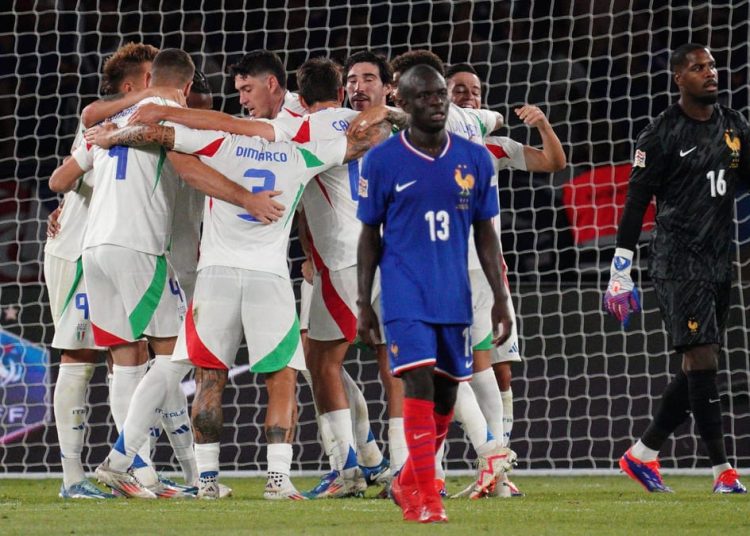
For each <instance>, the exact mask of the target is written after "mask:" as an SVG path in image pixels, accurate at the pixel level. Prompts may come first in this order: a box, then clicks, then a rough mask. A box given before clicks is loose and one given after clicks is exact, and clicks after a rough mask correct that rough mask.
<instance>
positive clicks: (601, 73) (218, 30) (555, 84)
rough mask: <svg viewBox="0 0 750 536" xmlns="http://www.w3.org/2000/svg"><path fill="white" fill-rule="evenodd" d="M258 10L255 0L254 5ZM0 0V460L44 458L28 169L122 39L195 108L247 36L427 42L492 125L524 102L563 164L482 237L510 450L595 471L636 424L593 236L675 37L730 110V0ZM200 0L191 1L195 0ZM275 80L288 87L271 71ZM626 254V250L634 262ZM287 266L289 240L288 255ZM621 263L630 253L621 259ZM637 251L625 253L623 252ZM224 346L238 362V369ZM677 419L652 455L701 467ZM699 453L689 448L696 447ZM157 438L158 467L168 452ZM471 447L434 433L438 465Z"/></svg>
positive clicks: (645, 380) (606, 234)
mask: <svg viewBox="0 0 750 536" xmlns="http://www.w3.org/2000/svg"><path fill="white" fill-rule="evenodd" d="M261 4H262V5H261ZM207 5H208V4H206V3H204V2H198V1H189V0H181V1H178V2H162V1H158V0H144V1H142V2H122V1H119V2H118V1H114V0H111V1H107V0H100V1H96V0H92V1H83V0H81V1H77V2H76V1H66V0H60V1H57V2H52V1H43V0H39V1H31V0H29V1H22V0H17V1H15V2H14V3H13V7H12V8H11V9H9V10H7V11H5V13H3V14H2V15H0V20H1V21H2V25H1V26H0V27H1V28H2V30H0V52H1V53H2V56H1V57H0V62H1V64H2V69H1V70H0V89H1V91H0V124H2V127H3V128H2V129H0V140H1V141H2V143H1V144H0V191H2V197H0V285H1V286H0V305H1V306H2V309H1V310H0V327H1V328H2V330H3V334H2V336H3V339H2V343H3V346H2V348H3V350H2V354H0V355H1V357H2V366H1V367H0V467H1V468H2V469H0V472H12V473H22V472H49V471H52V472H55V471H59V470H60V465H59V449H58V446H57V436H56V433H55V429H54V423H52V422H51V421H52V412H51V405H50V404H51V400H50V398H51V397H50V395H49V394H47V391H48V389H49V391H50V392H51V386H52V385H53V382H54V379H55V378H56V376H57V371H58V368H59V366H58V364H59V355H57V352H55V351H51V352H50V355H49V359H50V362H49V367H48V373H47V374H46V375H45V374H44V372H45V371H44V367H43V366H42V364H43V363H44V361H45V359H46V354H45V352H44V349H45V348H48V347H47V346H46V345H48V344H49V343H50V341H51V339H52V325H51V318H50V315H49V312H48V304H47V297H46V291H45V290H44V286H43V279H42V270H41V266H42V264H41V262H42V246H43V243H44V239H45V237H44V235H45V220H46V217H47V214H48V213H49V212H50V210H52V209H54V208H55V206H56V205H57V199H56V197H55V196H54V195H53V194H51V192H50V191H49V190H48V188H47V185H46V179H47V177H48V176H49V175H50V173H51V171H52V170H53V169H54V167H55V166H56V165H57V164H58V162H59V160H60V158H61V157H63V156H64V155H66V154H67V153H68V151H69V149H70V145H71V143H72V140H73V134H74V129H75V128H76V125H77V120H78V114H79V112H80V110H81V109H82V107H83V106H84V105H86V104H87V103H89V102H90V101H91V100H92V99H94V98H96V97H97V96H98V83H99V73H100V71H101V67H102V64H103V61H104V59H105V58H106V57H107V56H108V55H109V54H111V53H112V52H113V51H114V50H115V49H116V48H117V47H118V46H120V45H122V44H124V43H126V42H128V41H142V42H146V43H150V44H153V45H155V46H158V47H179V48H183V49H185V50H186V51H188V52H189V53H190V54H191V55H192V57H193V59H194V60H195V62H196V65H197V66H198V68H200V69H201V70H203V71H204V72H205V73H206V74H207V75H208V79H209V81H210V83H211V86H212V88H213V90H214V95H215V100H214V103H215V105H216V106H215V107H216V108H218V109H221V110H223V111H226V112H229V113H238V112H239V110H240V108H239V104H238V102H237V98H236V95H235V94H234V90H233V88H232V85H231V82H230V80H228V77H227V76H226V75H225V74H224V68H225V66H226V65H227V64H229V63H232V62H233V61H234V60H236V59H238V58H239V57H240V56H241V55H242V54H243V53H244V52H247V51H250V50H253V49H256V48H268V49H271V50H274V51H276V52H278V53H279V54H280V56H281V57H282V60H284V61H285V62H286V65H287V69H288V71H289V73H290V74H291V73H293V72H294V70H295V69H296V67H297V66H298V65H299V64H300V63H302V62H303V61H304V60H306V59H307V58H308V57H311V56H316V55H329V56H332V57H334V58H336V59H339V60H343V59H345V58H346V57H347V56H348V55H349V54H350V53H352V52H355V51H358V50H361V49H364V48H373V49H377V50H379V51H381V52H383V53H385V54H386V55H387V56H389V57H393V56H395V55H396V54H399V53H402V52H404V51H406V50H408V49H416V48H429V49H431V50H433V51H434V52H436V53H437V54H438V55H440V56H441V57H442V58H443V59H444V60H445V61H446V62H447V63H458V62H469V63H472V64H473V65H474V66H475V67H476V68H477V70H478V71H479V73H480V78H481V79H482V80H483V81H484V83H485V94H484V97H485V100H486V103H487V105H488V107H490V108H493V109H497V110H499V111H502V112H503V113H504V115H505V117H506V118H508V123H509V129H508V131H507V134H508V135H510V136H511V137H512V138H514V139H516V140H518V141H520V142H523V143H530V144H538V143H539V138H538V136H537V134H536V133H535V132H532V131H530V130H529V129H527V128H526V127H524V126H523V125H521V124H520V122H519V121H517V120H514V115H513V113H512V109H513V107H514V106H516V105H518V104H522V103H531V104H536V105H539V106H541V107H542V108H543V109H544V110H545V111H546V112H547V114H548V116H549V117H550V120H551V122H552V124H553V126H554V128H555V131H556V132H557V133H558V135H559V136H560V138H561V139H562V141H563V144H564V147H565V149H566V152H567V156H568V160H569V165H568V167H567V168H566V169H565V170H564V171H563V172H560V173H557V174H555V175H551V176H550V175H532V174H527V173H520V172H513V173H507V172H504V173H503V175H502V176H501V185H502V186H501V205H502V207H503V228H504V231H503V236H502V239H503V245H504V249H505V251H506V256H507V262H508V265H509V268H510V278H511V285H512V288H513V292H514V299H515V300H516V304H517V306H516V310H517V312H518V316H519V323H520V328H521V329H520V333H521V347H522V354H523V356H524V362H523V364H520V365H518V366H516V367H515V368H514V376H515V377H514V380H513V390H514V392H515V396H516V404H515V410H514V413H515V416H516V424H515V428H514V431H513V440H512V446H513V448H514V449H515V450H517V451H518V452H519V458H520V460H521V467H524V468H533V469H610V468H612V467H614V460H616V459H617V457H619V455H620V454H621V453H622V452H623V451H624V450H625V449H626V448H627V446H628V445H629V443H630V442H631V441H632V440H633V438H635V437H638V436H639V435H640V434H641V433H642V432H643V431H644V429H645V426H646V423H647V422H648V418H649V415H650V414H651V412H652V411H653V409H654V404H655V401H656V400H657V398H658V396H659V394H660V392H661V390H662V389H663V388H664V386H665V385H666V384H667V382H668V378H669V372H670V371H674V370H675V368H676V366H677V360H676V359H675V358H668V357H667V348H668V346H667V340H666V336H665V335H664V332H663V330H662V325H661V321H660V318H659V314H658V311H657V309H656V302H655V299H654V297H653V295H652V293H651V291H650V284H649V282H648V281H647V274H646V273H644V272H643V271H638V274H637V277H638V278H639V279H640V280H641V281H640V282H641V283H642V287H644V288H645V292H644V300H643V301H644V309H645V312H644V314H642V315H639V316H638V317H637V318H635V320H634V321H633V322H632V324H631V327H630V329H629V330H628V331H627V332H623V331H621V330H620V328H619V326H618V325H617V324H616V322H615V321H614V320H612V319H609V318H605V316H604V315H603V314H602V313H601V312H600V309H601V308H600V301H601V295H602V291H603V288H604V286H605V284H606V279H607V277H608V274H607V268H608V264H609V260H610V258H611V254H612V244H613V234H614V231H615V227H616V223H617V221H618V219H619V212H618V210H619V209H620V207H621V206H622V202H623V199H624V191H625V190H624V189H625V182H626V180H627V173H628V169H629V160H630V155H631V152H632V144H633V140H634V139H635V137H636V135H637V133H638V132H639V131H640V130H641V129H642V128H643V127H645V126H646V124H647V123H648V121H649V120H650V118H652V117H654V116H656V115H657V114H658V113H659V112H661V111H662V110H663V109H664V108H666V106H667V105H668V104H669V103H670V102H671V101H672V100H673V99H674V91H673V90H674V88H671V87H670V75H669V72H668V68H667V63H668V56H669V53H670V51H671V50H672V49H674V48H675V47H676V46H678V45H680V44H682V43H684V42H687V41H695V42H700V43H706V44H707V45H709V46H710V47H711V49H712V52H713V54H714V56H715V57H716V60H717V63H718V66H719V70H720V81H721V86H722V87H723V88H724V89H723V90H722V93H721V100H722V102H724V103H725V104H728V105H730V106H731V107H733V108H735V109H738V110H741V111H743V112H744V113H745V114H747V112H748V87H749V84H748V82H749V81H748V63H749V60H750V56H749V52H748V50H749V49H748V30H749V29H750V28H749V24H748V20H750V13H749V10H748V2H747V1H734V2H729V1H726V2H702V3H701V2H664V1H657V0H642V1H637V2H607V3H604V2H580V1H572V0H567V1H557V2H482V1H476V2H473V1H472V2H429V1H422V0H411V1H409V2H372V3H370V2H367V3H365V2H351V3H348V2H340V1H334V2H322V1H313V2H301V1H281V0H277V1H273V0H267V1H265V2H262V3H261V2H251V1H241V0H225V1H224V2H221V3H216V5H217V7H206V6H207ZM211 5H213V4H211ZM290 85H291V87H292V88H294V80H293V78H292V80H291V82H290ZM738 221H739V227H738V235H737V236H738V243H739V244H741V245H746V244H747V243H748V237H750V201H749V200H748V197H747V196H746V195H744V194H743V196H741V197H740V199H739V201H738ZM739 251H740V253H739V254H738V257H737V258H738V265H739V268H741V270H739V272H740V277H739V284H737V285H736V286H735V287H734V291H733V301H732V308H731V314H730V321H729V326H730V328H729V330H728V332H727V339H726V352H725V355H724V358H723V359H722V372H721V373H720V376H719V379H720V390H721V393H722V404H723V408H724V411H725V417H726V420H725V429H726V431H727V432H728V433H729V434H730V436H729V439H728V441H727V447H728V453H729V455H730V459H732V460H733V461H736V462H737V464H738V465H739V466H745V467H747V466H750V448H749V447H748V445H750V441H748V438H749V437H750V409H749V408H748V400H749V399H750V393H749V391H748V370H750V362H749V360H748V356H747V351H746V349H747V348H748V335H747V333H748V321H747V317H746V314H745V310H746V307H747V305H748V300H750V288H748V283H747V282H748V280H749V279H748V278H747V277H745V275H749V274H750V272H749V270H750V268H749V267H748V265H747V263H746V262H745V263H744V264H741V263H739V259H744V258H745V256H744V255H742V252H743V250H742V249H740V250H739ZM645 255H646V250H645V248H641V250H640V253H639V257H640V258H641V259H642V258H643V257H645ZM291 257H292V268H293V272H292V274H293V276H294V277H295V278H297V280H298V278H299V266H298V265H299V260H300V259H299V257H300V254H299V249H298V248H297V247H296V246H295V247H293V249H292V253H291ZM639 264H640V265H641V266H643V263H642V262H641V263H639ZM637 265H638V264H637ZM246 359H247V358H246V356H244V357H240V359H239V361H238V362H239V364H240V365H242V364H243V363H246ZM347 368H348V370H349V371H350V373H351V374H352V376H353V377H354V378H355V379H357V381H358V382H359V383H360V385H361V386H362V387H363V389H364V391H365V395H366V397H367V399H368V401H369V407H370V415H371V419H372V423H373V431H374V433H375V436H376V437H377V438H379V439H382V440H384V439H385V438H386V433H385V432H386V429H385V424H386V422H387V414H386V412H385V408H384V404H383V396H382V389H381V388H380V384H379V381H378V379H377V371H376V365H375V361H374V359H373V357H372V356H371V355H360V354H358V353H357V352H355V351H352V353H351V356H350V359H349V360H348V361H347ZM265 397H266V393H265V389H264V387H262V381H259V378H257V377H255V376H253V375H251V374H249V373H247V372H243V373H241V374H238V375H236V376H234V377H233V379H232V381H231V384H230V385H229V386H228V388H227V392H226V394H225V398H224V400H225V429H224V435H223V436H222V443H223V445H224V448H223V452H222V468H223V469H225V470H227V469H231V470H260V469H262V468H263V464H264V449H262V448H261V445H262V444H263V440H262V431H261V427H260V424H261V422H262V414H263V413H264V409H263V408H264V405H265ZM299 399H300V427H299V433H298V441H297V442H296V444H295V466H294V468H295V469H304V470H320V469H321V468H323V467H324V466H325V461H324V460H323V459H322V456H321V449H320V447H319V445H318V442H317V429H316V426H315V423H314V412H313V409H312V405H311V396H310V391H309V388H308V387H307V386H306V385H302V386H301V387H300V388H299ZM90 401H91V413H90V415H89V419H88V427H89V436H88V437H89V442H88V448H87V450H86V451H85V452H84V461H85V463H86V464H88V466H89V467H92V466H94V465H96V464H97V463H99V462H100V461H101V460H102V458H103V456H104V454H105V452H106V450H107V448H108V444H109V443H110V442H111V441H112V440H113V439H114V426H113V424H112V421H111V418H110V417H109V411H108V407H107V388H106V382H105V371H104V367H103V366H102V367H98V369H97V373H96V375H95V377H94V379H93V381H92V388H91V392H90ZM697 443H698V442H697V440H696V434H695V433H694V431H693V430H692V428H689V427H687V426H686V427H683V428H680V429H679V430H678V433H677V435H676V437H675V439H674V440H673V441H670V442H669V443H668V444H667V445H666V446H665V448H664V450H663V452H662V453H663V463H664V465H666V466H667V467H680V468H690V467H703V466H706V464H707V461H706V459H705V458H704V457H702V456H700V455H699V456H696V455H695V452H696V448H697ZM699 452H700V451H699ZM170 456H171V455H170V451H169V450H168V448H167V447H164V446H161V444H160V447H159V449H158V452H157V455H156V460H157V462H158V463H159V464H160V465H165V464H166V465H169V464H172V465H173V466H175V467H176V465H175V464H174V463H173V460H172V459H171V457H170ZM472 458H473V452H472V451H471V449H470V447H468V446H467V443H466V441H465V440H464V439H463V436H462V434H461V432H460V431H459V430H458V429H455V430H452V432H451V435H450V440H449V449H448V461H449V463H448V466H449V468H451V469H468V468H469V467H470V464H471V461H472Z"/></svg>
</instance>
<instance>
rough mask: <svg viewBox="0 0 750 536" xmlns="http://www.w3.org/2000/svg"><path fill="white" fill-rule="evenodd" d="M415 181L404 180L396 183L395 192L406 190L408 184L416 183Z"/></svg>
mask: <svg viewBox="0 0 750 536" xmlns="http://www.w3.org/2000/svg"><path fill="white" fill-rule="evenodd" d="M416 182H417V181H411V182H405V183H404V184H398V183H396V192H403V191H404V190H406V189H407V188H408V187H409V186H411V185H413V184H416Z"/></svg>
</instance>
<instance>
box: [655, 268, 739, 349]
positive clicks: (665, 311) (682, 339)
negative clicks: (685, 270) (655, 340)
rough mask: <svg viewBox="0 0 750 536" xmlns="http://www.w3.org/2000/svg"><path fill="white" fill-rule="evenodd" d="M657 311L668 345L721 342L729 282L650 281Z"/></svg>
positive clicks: (722, 339)
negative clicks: (654, 292) (657, 303)
mask: <svg viewBox="0 0 750 536" xmlns="http://www.w3.org/2000/svg"><path fill="white" fill-rule="evenodd" d="M654 289H655V290H656V297H657V299H658V300H659V309H660V310H661V315H662V318H663V320H664V326H665V327H666V329H667V333H669V336H670V337H671V338H672V346H674V349H675V350H676V351H678V352H681V351H683V350H685V349H687V348H690V347H691V346H700V345H703V344H718V345H719V346H721V345H722V344H723V343H724V330H725V329H726V325H727V317H728V316H729V297H730V293H731V290H732V282H731V281H725V282H721V283H716V282H713V281H677V280H672V279H656V280H654Z"/></svg>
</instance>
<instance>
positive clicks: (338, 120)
mask: <svg viewBox="0 0 750 536" xmlns="http://www.w3.org/2000/svg"><path fill="white" fill-rule="evenodd" d="M356 115H357V112H356V111H354V110H351V109H349V108H325V109H323V110H319V111H317V112H315V113H313V114H310V115H306V116H304V117H278V118H276V119H275V120H273V121H272V122H271V124H272V125H273V127H274V132H275V134H276V140H292V141H295V142H297V143H306V142H309V141H311V140H329V139H337V138H345V137H346V129H347V128H348V127H349V122H350V121H351V120H352V118H353V117H356ZM358 182H359V161H357V160H352V161H351V162H349V163H348V164H345V165H342V166H336V167H334V168H331V169H329V170H328V171H326V172H323V173H320V174H319V175H317V176H316V177H315V179H314V180H313V181H312V182H310V184H309V185H308V186H307V188H305V191H304V193H303V194H302V204H303V206H304V208H305V216H306V217H307V224H308V227H309V229H310V235H311V236H312V246H313V251H314V255H315V259H314V260H315V263H316V266H317V268H318V270H320V269H322V266H320V265H319V263H320V262H322V263H323V264H324V265H325V267H327V268H328V269H329V270H334V271H335V270H341V269H343V268H347V267H349V266H354V265H356V264H357V241H358V240H359V232H360V229H361V228H362V224H361V223H360V221H359V220H358V219H357V201H358V195H357V184H358Z"/></svg>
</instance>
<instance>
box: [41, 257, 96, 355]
mask: <svg viewBox="0 0 750 536" xmlns="http://www.w3.org/2000/svg"><path fill="white" fill-rule="evenodd" d="M44 280H45V281H46V283H47V293H48V294H49V306H50V309H51V312H52V322H53V324H54V325H55V336H54V338H53V339H52V347H53V348H58V349H60V350H84V349H95V350H103V348H100V347H97V346H96V344H95V343H94V332H93V331H92V329H91V320H90V318H89V303H88V296H87V294H86V283H85V282H84V279H83V262H82V261H81V259H80V258H79V259H78V261H77V262H72V261H69V260H66V259H62V258H60V257H56V256H54V255H49V254H45V255H44Z"/></svg>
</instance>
